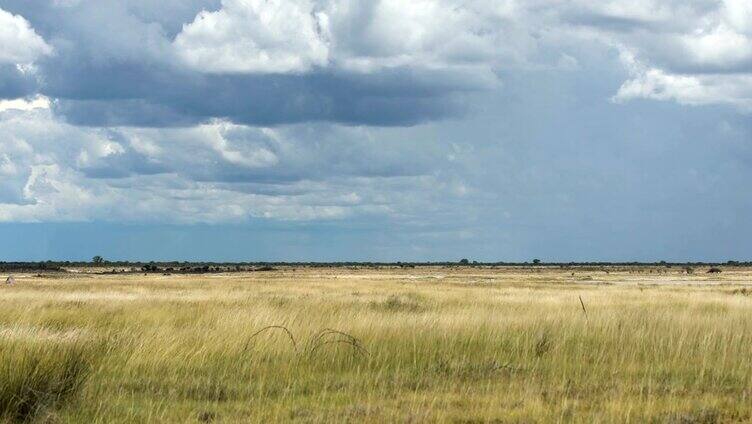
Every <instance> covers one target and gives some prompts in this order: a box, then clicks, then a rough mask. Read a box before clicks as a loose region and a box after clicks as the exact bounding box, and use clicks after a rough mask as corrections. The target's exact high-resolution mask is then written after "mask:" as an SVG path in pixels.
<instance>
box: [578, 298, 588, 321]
mask: <svg viewBox="0 0 752 424" xmlns="http://www.w3.org/2000/svg"><path fill="white" fill-rule="evenodd" d="M577 297H578V298H579V299H580V306H582V313H584V314H585V320H587V321H589V319H588V315H587V309H585V302H583V301H582V296H577Z"/></svg>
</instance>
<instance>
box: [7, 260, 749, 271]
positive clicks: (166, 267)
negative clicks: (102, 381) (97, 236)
mask: <svg viewBox="0 0 752 424" xmlns="http://www.w3.org/2000/svg"><path fill="white" fill-rule="evenodd" d="M92 266H94V267H98V268H102V271H103V272H109V273H121V272H169V273H206V272H248V271H271V270H274V269H276V268H275V267H285V268H289V267H303V268H346V267H350V268H353V267H354V268H382V267H383V268H415V267H436V266H442V267H460V266H462V267H558V268H570V267H572V268H581V267H617V266H628V267H667V268H670V267H703V266H710V267H717V266H728V267H740V266H752V261H727V262H722V263H721V262H666V261H660V262H542V261H539V260H537V259H536V260H533V261H530V262H477V261H469V260H466V259H462V260H460V261H456V262H178V261H172V262H129V261H107V260H104V259H102V258H101V257H96V258H95V260H93V261H90V262H75V261H73V262H72V261H43V262H0V271H1V272H41V271H46V272H65V271H66V269H68V268H76V267H92Z"/></svg>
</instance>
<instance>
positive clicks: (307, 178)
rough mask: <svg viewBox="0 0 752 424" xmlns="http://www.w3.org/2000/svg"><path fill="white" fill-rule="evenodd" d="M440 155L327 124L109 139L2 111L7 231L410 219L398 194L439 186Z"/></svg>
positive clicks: (107, 132) (198, 129)
mask: <svg viewBox="0 0 752 424" xmlns="http://www.w3.org/2000/svg"><path fill="white" fill-rule="evenodd" d="M387 144H388V145H390V146H391V147H390V148H386V149H385V145H387ZM437 149H438V150H437ZM442 149H443V147H441V146H435V147H433V148H431V149H428V150H425V149H416V148H415V147H414V146H410V145H405V144H404V143H402V142H401V140H399V139H397V140H394V141H391V142H390V141H388V140H383V139H381V138H380V137H376V136H375V135H374V134H373V132H372V130H370V129H366V128H349V127H342V126H330V125H326V124H321V125H317V126H308V125H306V126H288V127H280V128H275V129H272V128H259V127H249V126H245V125H237V124H232V123H230V122H228V121H213V122H211V123H207V124H202V125H198V126H195V127H185V128H107V129H105V128H87V127H76V126H73V125H70V124H67V123H63V122H60V121H58V120H57V119H56V118H55V115H54V114H53V112H52V111H51V110H50V109H45V108H34V109H28V110H20V109H8V110H5V111H1V112H0V152H3V154H2V155H1V156H0V172H1V173H2V175H3V178H1V179H0V221H14V222H36V221H81V220H83V221H88V220H108V221H109V220H121V221H136V222H140V221H144V220H146V221H170V222H228V221H231V222H234V221H243V220H246V219H249V218H252V217H258V218H267V219H280V220H311V219H317V220H322V219H323V220H327V219H334V218H344V217H349V216H358V215H363V214H379V215H390V214H394V213H396V211H400V213H404V212H405V210H406V209H405V207H403V206H399V207H398V206H395V205H397V204H400V203H405V202H404V201H402V200H401V196H400V195H399V192H400V191H402V190H403V189H404V188H406V187H420V189H421V190H422V189H427V188H428V187H429V186H433V187H434V188H436V187H437V183H439V182H440V181H441V178H439V177H438V176H436V175H432V174H433V171H432V170H431V167H432V165H434V164H435V163H436V161H437V159H440V158H442V157H443V155H442V154H441V150H442ZM426 178H428V180H427V179H426ZM397 188H399V189H398V190H397V191H396V192H390V190H394V189H397ZM126 204H127V205H129V206H128V207H121V206H118V205H126ZM410 208H412V207H409V208H408V209H410Z"/></svg>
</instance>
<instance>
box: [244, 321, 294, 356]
mask: <svg viewBox="0 0 752 424" xmlns="http://www.w3.org/2000/svg"><path fill="white" fill-rule="evenodd" d="M273 329H278V330H282V331H284V332H285V333H286V334H287V337H289V338H290V341H291V342H292V348H293V349H294V350H295V352H297V351H298V344H297V342H296V341H295V337H294V336H293V335H292V332H291V331H290V330H288V329H287V327H284V326H281V325H270V326H267V327H264V328H262V329H261V330H259V331H257V332H255V333H253V334H252V335H251V337H249V338H248V340H247V341H246V342H245V347H244V348H243V351H247V350H248V346H249V345H250V343H251V340H253V339H254V338H255V337H256V336H258V335H259V334H261V333H263V332H264V331H267V330H273Z"/></svg>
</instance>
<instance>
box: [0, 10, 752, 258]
mask: <svg viewBox="0 0 752 424" xmlns="http://www.w3.org/2000/svg"><path fill="white" fill-rule="evenodd" d="M750 183H752V2H749V1H748V0H681V1H679V0H631V1H626V0H568V1H561V0H527V1H525V0H413V1H410V2H405V1H400V0H374V1H368V2H363V1H356V0H295V1H293V0H163V1H159V2H155V1H152V0H46V1H45V0H40V1H33V2H30V1H28V0H0V261H2V260H5V261H13V260H47V259H51V260H88V259H90V258H91V257H92V256H94V255H101V256H104V257H105V258H107V259H112V260H116V259H118V260H213V261H350V260H357V261H400V260H401V261H444V260H459V259H461V258H469V259H471V260H478V261H526V260H532V259H533V258H539V259H541V260H545V261H658V260H667V261H726V260H749V259H752V253H751V252H752V219H749V217H750V216H752V189H751V188H750Z"/></svg>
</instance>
